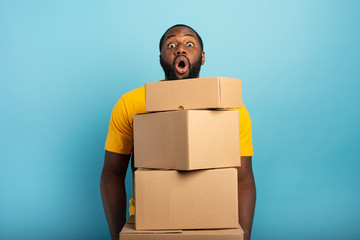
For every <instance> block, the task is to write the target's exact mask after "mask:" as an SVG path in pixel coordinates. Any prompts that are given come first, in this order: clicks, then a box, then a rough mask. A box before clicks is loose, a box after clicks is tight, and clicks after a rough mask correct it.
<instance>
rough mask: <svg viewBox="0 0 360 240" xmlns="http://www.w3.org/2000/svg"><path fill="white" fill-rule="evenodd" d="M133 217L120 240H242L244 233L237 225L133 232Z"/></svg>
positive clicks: (121, 233) (121, 234) (123, 230)
mask: <svg viewBox="0 0 360 240" xmlns="http://www.w3.org/2000/svg"><path fill="white" fill-rule="evenodd" d="M133 217H134V216H130V218H129V219H128V221H127V222H126V224H125V226H124V227H123V229H122V230H121V232H120V240H169V239H170V240H193V239H196V240H243V239H244V231H243V230H242V228H241V227H240V225H238V228H235V229H211V230H171V231H138V230H135V224H134V222H135V221H134V220H135V219H134V218H133Z"/></svg>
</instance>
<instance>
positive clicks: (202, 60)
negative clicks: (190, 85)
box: [201, 52, 205, 65]
mask: <svg viewBox="0 0 360 240" xmlns="http://www.w3.org/2000/svg"><path fill="white" fill-rule="evenodd" d="M204 63H205V52H202V53H201V65H204Z"/></svg>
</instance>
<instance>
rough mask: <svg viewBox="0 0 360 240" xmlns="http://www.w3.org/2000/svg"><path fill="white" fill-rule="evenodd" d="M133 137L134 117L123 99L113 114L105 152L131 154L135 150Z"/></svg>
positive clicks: (117, 104)
mask: <svg viewBox="0 0 360 240" xmlns="http://www.w3.org/2000/svg"><path fill="white" fill-rule="evenodd" d="M132 136H133V130H132V117H131V116H130V115H129V113H128V111H127V108H126V105H125V103H124V99H123V97H121V98H120V99H119V101H118V102H117V103H116V104H115V107H114V109H113V111H112V113H111V118H110V124H109V130H108V135H107V138H106V142H105V150H107V151H110V152H115V153H121V154H130V153H131V151H132V148H133V137H132Z"/></svg>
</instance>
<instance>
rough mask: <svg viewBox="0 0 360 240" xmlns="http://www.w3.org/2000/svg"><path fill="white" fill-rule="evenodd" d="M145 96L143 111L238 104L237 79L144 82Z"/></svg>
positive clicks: (237, 105) (239, 92)
mask: <svg viewBox="0 0 360 240" xmlns="http://www.w3.org/2000/svg"><path fill="white" fill-rule="evenodd" d="M145 99H146V111H147V112H159V111H169V110H178V109H216V108H241V107H242V100H241V80H240V79H235V78H227V77H208V78H192V79H185V80H173V81H161V82H154V83H146V84H145Z"/></svg>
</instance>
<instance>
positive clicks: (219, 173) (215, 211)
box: [135, 168, 239, 230]
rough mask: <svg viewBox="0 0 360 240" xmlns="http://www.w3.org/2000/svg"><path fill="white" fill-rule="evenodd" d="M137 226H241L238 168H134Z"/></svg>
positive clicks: (150, 228) (142, 227)
mask: <svg viewBox="0 0 360 240" xmlns="http://www.w3.org/2000/svg"><path fill="white" fill-rule="evenodd" d="M135 220H136V222H135V229H136V230H166V229H218V228H237V227H238V223H239V221H238V189H237V170H236V169H235V168H222V169H210V170H199V171H188V172H180V171H172V170H148V169H138V170H136V171H135Z"/></svg>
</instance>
